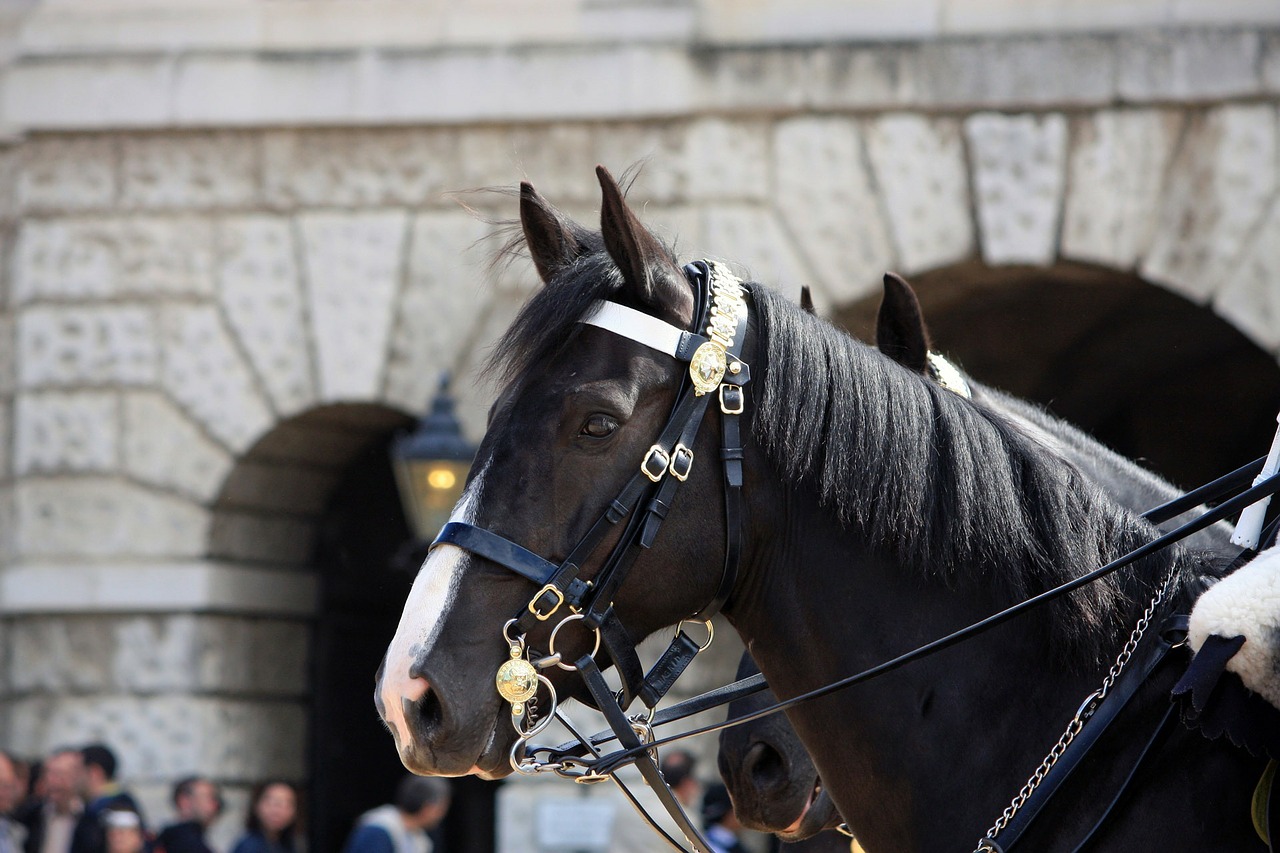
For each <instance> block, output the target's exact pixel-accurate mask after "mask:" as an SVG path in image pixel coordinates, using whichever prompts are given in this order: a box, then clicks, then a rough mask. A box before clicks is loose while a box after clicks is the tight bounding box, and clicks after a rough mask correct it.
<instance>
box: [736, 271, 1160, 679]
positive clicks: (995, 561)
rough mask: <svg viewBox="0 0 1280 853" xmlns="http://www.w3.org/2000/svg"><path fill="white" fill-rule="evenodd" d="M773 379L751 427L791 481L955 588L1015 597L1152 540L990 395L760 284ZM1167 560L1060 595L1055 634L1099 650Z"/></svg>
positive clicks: (1070, 644)
mask: <svg viewBox="0 0 1280 853" xmlns="http://www.w3.org/2000/svg"><path fill="white" fill-rule="evenodd" d="M754 294H755V296H754V302H755V305H756V310H757V312H758V315H759V328H760V334H761V338H762V340H761V342H760V343H759V345H758V348H759V350H760V353H761V354H758V355H757V356H756V358H757V360H758V361H760V362H761V364H760V366H759V368H758V374H757V375H758V376H759V378H760V382H761V384H762V385H763V389H762V391H761V392H760V393H759V398H758V399H759V409H758V413H757V416H756V417H755V418H754V430H755V436H756V438H757V440H758V441H759V442H760V444H761V446H762V448H763V450H764V452H765V454H766V456H767V457H768V458H769V459H770V460H771V462H772V464H773V465H774V466H775V468H776V469H777V471H778V472H779V474H780V476H781V477H782V478H783V479H784V480H788V481H791V482H795V483H800V484H805V485H807V486H808V487H809V488H812V489H813V490H814V491H815V492H816V493H817V496H818V499H819V501H820V502H821V504H822V505H823V506H825V507H826V508H827V510H828V511H830V512H831V513H833V514H834V516H835V517H836V519H837V521H839V523H840V524H842V525H843V526H845V527H846V528H851V529H857V530H859V531H861V532H862V533H863V535H865V536H866V538H867V539H868V541H869V542H870V544H871V545H872V546H873V547H877V548H880V549H882V550H884V551H885V552H887V553H890V554H891V555H892V556H893V557H894V558H895V561H896V562H898V563H899V564H901V565H904V566H907V567H910V568H913V569H916V570H918V571H920V572H922V573H924V574H925V575H927V576H930V577H933V578H937V579H939V580H940V581H942V582H944V583H948V584H950V585H959V584H962V583H964V582H966V581H970V580H978V579H980V580H981V581H982V582H983V583H989V584H995V585H998V586H999V587H1000V588H1002V589H1003V590H1004V592H1005V593H1006V594H1007V596H1008V597H1009V598H1010V600H1021V599H1024V598H1027V597H1029V596H1031V595H1034V594H1036V593H1038V592H1041V591H1044V590H1045V589H1048V588H1050V587H1052V586H1055V585H1058V584H1061V583H1063V582H1065V581H1068V580H1070V579H1072V578H1074V577H1077V576H1078V575H1080V574H1083V573H1085V572H1087V571H1089V570H1091V569H1093V568H1096V567H1098V566H1100V565H1102V564H1104V563H1106V562H1108V561H1110V560H1111V559H1114V558H1115V557H1117V556H1119V555H1121V554H1123V553H1126V552H1128V551H1130V550H1132V549H1133V548H1134V547H1137V546H1138V545H1139V544H1142V543H1144V542H1146V541H1149V540H1150V539H1151V538H1154V535H1155V534H1154V531H1153V529H1152V528H1151V527H1150V526H1149V525H1147V524H1146V523H1145V522H1143V521H1141V520H1140V519H1138V518H1136V516H1134V515H1133V514H1131V513H1130V512H1128V511H1127V510H1124V509H1123V508H1121V507H1120V506H1119V505H1117V504H1116V503H1115V502H1114V501H1112V500H1111V499H1110V498H1109V497H1107V496H1106V495H1105V494H1104V493H1103V492H1102V491H1101V489H1100V488H1099V487H1097V486H1096V485H1095V484H1094V483H1092V481H1090V480H1088V479H1087V478H1086V477H1085V476H1084V475H1083V474H1081V472H1080V471H1079V470H1078V469H1077V468H1076V467H1075V466H1074V465H1072V464H1070V463H1069V462H1067V461H1066V460H1065V459H1063V458H1062V457H1061V456H1060V455H1059V454H1058V453H1056V452H1052V451H1051V450H1050V449H1049V448H1046V447H1045V446H1044V445H1043V444H1041V442H1040V441H1037V440H1036V437H1035V436H1033V435H1031V434H1029V433H1028V432H1027V431H1026V430H1024V429H1022V428H1020V427H1019V426H1018V425H1017V424H1015V423H1013V422H1012V421H1010V420H1009V419H1007V418H1005V417H1003V416H1002V415H1000V414H999V413H997V412H994V411H992V410H990V409H988V408H986V407H985V406H981V405H974V404H973V403H971V402H970V401H968V400H964V399H961V398H960V397H957V396H956V395H955V394H953V393H951V392H949V391H946V390H945V389H942V388H940V387H939V386H937V385H936V384H935V383H932V382H929V381H926V380H925V379H923V378H922V377H920V376H918V375H917V374H915V373H913V372H911V371H909V370H906V369H904V368H902V367H901V366H899V365H898V364H896V363H894V362H892V361H891V360H889V359H887V358H885V357H883V356H882V355H881V354H879V353H878V352H876V351H875V350H873V349H871V348H870V347H868V346H866V345H864V344H862V343H860V342H858V341H856V340H854V339H853V338H851V337H850V336H849V335H847V334H846V333H844V332H843V331H841V330H839V329H836V328H835V327H834V326H832V325H831V324H830V323H828V322H826V321H825V320H822V319H821V318H817V317H814V316H812V315H810V314H807V313H805V312H803V311H801V310H800V309H799V308H798V307H797V306H794V305H792V304H791V303H790V302H789V301H787V300H786V299H784V298H783V297H781V296H780V295H779V294H777V293H775V292H773V291H771V290H769V289H768V288H762V287H758V286H757V287H755V289H754ZM1172 559H1173V558H1172V557H1171V556H1169V555H1168V554H1161V555H1157V556H1156V557H1153V558H1148V560H1147V561H1146V562H1147V563H1156V564H1157V565H1148V566H1147V567H1145V568H1141V567H1140V568H1139V569H1137V570H1136V571H1132V575H1133V576H1134V577H1138V578H1141V580H1127V579H1125V580H1122V579H1117V577H1116V576H1115V575H1112V576H1110V577H1108V578H1105V579H1103V580H1100V581H1097V582H1095V583H1093V584H1090V585H1089V586H1087V587H1085V588H1083V589H1082V590H1079V591H1077V592H1076V593H1073V594H1072V595H1070V596H1068V597H1067V598H1066V599H1065V600H1063V603H1062V604H1060V605H1058V606H1056V607H1055V611H1056V618H1054V619H1052V620H1051V622H1052V625H1051V631H1052V636H1053V639H1054V641H1055V647H1057V648H1061V649H1063V650H1064V651H1065V652H1066V655H1067V659H1068V661H1069V662H1078V663H1080V664H1081V665H1083V664H1084V663H1086V662H1088V663H1092V662H1094V661H1096V660H1097V659H1098V658H1099V656H1100V655H1101V654H1102V653H1103V652H1104V650H1107V649H1111V648H1112V646H1113V645H1114V638H1115V637H1116V635H1117V631H1118V630H1119V629H1120V628H1121V626H1122V625H1123V624H1124V623H1125V620H1126V619H1127V618H1128V616H1129V615H1130V613H1131V612H1132V610H1133V607H1134V604H1135V602H1136V601H1138V600H1142V599H1145V598H1146V597H1148V596H1149V594H1150V590H1151V589H1153V587H1152V584H1153V583H1158V576H1159V575H1160V574H1161V573H1162V572H1163V571H1164V569H1163V566H1166V565H1168V563H1169V561H1170V560H1172Z"/></svg>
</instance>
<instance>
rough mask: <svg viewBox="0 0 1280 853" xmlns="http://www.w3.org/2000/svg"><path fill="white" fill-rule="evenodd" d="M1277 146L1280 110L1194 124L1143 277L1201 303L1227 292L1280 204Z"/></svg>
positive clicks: (1244, 109)
mask: <svg viewBox="0 0 1280 853" xmlns="http://www.w3.org/2000/svg"><path fill="white" fill-rule="evenodd" d="M1277 146H1278V140H1277V133H1276V110H1275V108H1274V107H1272V106H1226V107H1219V108H1216V109H1213V110H1211V111H1209V112H1208V113H1206V114H1203V115H1200V116H1194V117H1193V118H1191V119H1190V121H1189V123H1188V126H1187V129H1186V132H1185V133H1184V135H1183V141H1182V145H1181V147H1180V148H1179V150H1178V152H1177V153H1176V154H1175V155H1174V158H1173V163H1172V165H1171V167H1170V169H1169V170H1168V178H1167V184H1166V186H1165V191H1164V197H1163V203H1162V204H1161V205H1160V209H1159V215H1158V218H1157V221H1156V230H1155V235H1154V237H1153V239H1152V244H1151V251H1150V252H1149V253H1148V254H1147V256H1146V258H1145V259H1144V261H1143V262H1142V265H1141V272H1142V275H1143V276H1145V277H1147V278H1149V279H1151V280H1153V281H1156V282H1159V283H1161V284H1163V285H1165V286H1166V287H1169V288H1170V289H1172V290H1174V291H1176V292H1178V293H1181V294H1183V295H1184V296H1186V297H1188V298H1190V299H1193V300H1196V301H1198V302H1204V301H1206V300H1207V299H1208V298H1209V296H1210V295H1211V294H1212V293H1213V292H1214V291H1215V290H1216V289H1217V288H1218V287H1221V286H1222V285H1223V283H1225V282H1226V281H1227V280H1228V278H1229V277H1230V275H1231V274H1232V273H1233V272H1235V270H1236V269H1237V265H1238V263H1239V260H1240V255H1241V252H1242V251H1243V249H1244V243H1245V240H1246V239H1247V237H1248V235H1249V234H1251V233H1252V232H1253V230H1254V229H1255V228H1256V227H1257V225H1258V224H1259V223H1260V222H1261V221H1262V217H1263V215H1264V214H1265V213H1266V211H1267V209H1268V208H1269V207H1270V205H1271V203H1272V200H1273V198H1274V195H1275V191H1276V187H1277V159H1278V153H1280V148H1278V147H1277Z"/></svg>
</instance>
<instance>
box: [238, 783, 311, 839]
mask: <svg viewBox="0 0 1280 853" xmlns="http://www.w3.org/2000/svg"><path fill="white" fill-rule="evenodd" d="M297 827H298V789H297V788H295V787H294V786H293V785H292V784H291V783H289V782H285V781H283V780H280V779H272V780H269V781H266V782H261V783H259V784H258V785H255V786H254V788H253V792H252V794H251V795H250V797H249V814H248V816H246V818H245V822H244V828H245V833H244V835H242V836H240V840H239V841H237V842H236V845H235V847H233V848H231V853H298V851H299V845H298V844H297V839H296V835H297Z"/></svg>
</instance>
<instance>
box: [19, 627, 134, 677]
mask: <svg viewBox="0 0 1280 853" xmlns="http://www.w3.org/2000/svg"><path fill="white" fill-rule="evenodd" d="M118 621H119V620H117V619H112V618H109V617H70V618H68V617H40V618H35V619H31V618H25V619H24V618H19V619H15V620H13V622H12V623H11V624H10V627H9V632H8V633H9V637H8V639H9V642H10V645H9V647H8V650H9V660H10V661H11V664H12V670H11V675H10V678H9V680H8V682H6V686H7V688H8V692H10V693H14V694H26V693H51V694H55V695H72V694H76V693H95V692H101V691H104V690H107V689H109V688H110V687H111V686H112V683H113V673H112V666H111V661H112V656H113V654H114V651H115V629H116V626H117V623H118Z"/></svg>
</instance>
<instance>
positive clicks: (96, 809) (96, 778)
mask: <svg viewBox="0 0 1280 853" xmlns="http://www.w3.org/2000/svg"><path fill="white" fill-rule="evenodd" d="M80 758H81V760H82V762H83V764H84V773H83V774H82V775H81V777H80V778H81V795H82V796H83V797H84V803H85V805H84V812H83V813H82V814H81V815H80V820H79V821H78V822H77V823H76V829H75V834H74V835H73V836H72V837H71V853H103V851H104V850H106V847H107V836H106V832H105V830H104V828H103V825H102V813H103V812H104V811H106V810H107V809H117V810H124V811H132V812H134V813H136V814H137V815H138V817H139V819H142V809H141V808H139V806H138V802H137V800H135V799H134V798H133V795H132V794H130V793H129V792H128V791H126V790H125V789H124V788H122V787H121V786H120V783H119V782H117V781H116V768H117V766H118V765H117V762H116V754H115V753H114V752H112V751H111V748H110V747H108V746H106V745H105V744H101V743H94V744H90V745H89V746H86V747H84V748H83V749H81V750H80ZM142 831H143V834H144V835H145V833H146V822H145V820H144V821H143V826H142Z"/></svg>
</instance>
